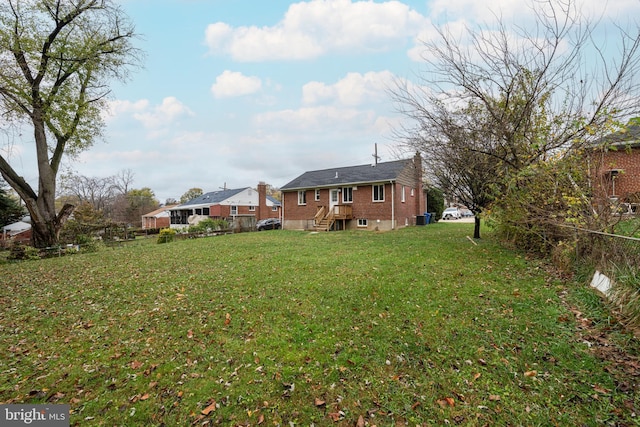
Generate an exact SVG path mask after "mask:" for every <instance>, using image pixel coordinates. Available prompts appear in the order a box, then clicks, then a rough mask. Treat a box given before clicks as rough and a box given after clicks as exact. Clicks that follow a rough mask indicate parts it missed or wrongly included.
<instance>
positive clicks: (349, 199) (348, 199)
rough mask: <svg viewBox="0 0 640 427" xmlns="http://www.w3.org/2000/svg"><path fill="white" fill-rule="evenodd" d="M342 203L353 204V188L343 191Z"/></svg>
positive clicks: (345, 188) (346, 188)
mask: <svg viewBox="0 0 640 427" xmlns="http://www.w3.org/2000/svg"><path fill="white" fill-rule="evenodd" d="M342 203H353V187H344V188H343V189H342Z"/></svg>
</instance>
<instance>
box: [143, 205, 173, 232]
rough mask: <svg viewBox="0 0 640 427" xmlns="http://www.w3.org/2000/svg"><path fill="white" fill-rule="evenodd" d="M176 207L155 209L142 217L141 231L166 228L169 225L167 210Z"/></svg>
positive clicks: (169, 215) (169, 217) (169, 214)
mask: <svg viewBox="0 0 640 427" xmlns="http://www.w3.org/2000/svg"><path fill="white" fill-rule="evenodd" d="M174 206H176V205H169V206H164V207H161V208H160V209H156V210H155V211H153V212H149V213H148V214H145V215H142V229H143V230H148V229H153V228H168V227H169V226H170V225H171V213H170V212H169V209H171V208H172V207H174Z"/></svg>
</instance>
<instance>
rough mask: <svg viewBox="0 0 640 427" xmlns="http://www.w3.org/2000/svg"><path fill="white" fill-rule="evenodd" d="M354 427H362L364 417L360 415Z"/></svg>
mask: <svg viewBox="0 0 640 427" xmlns="http://www.w3.org/2000/svg"><path fill="white" fill-rule="evenodd" d="M356 427H364V417H363V416H362V415H360V416H359V417H358V422H357V423H356Z"/></svg>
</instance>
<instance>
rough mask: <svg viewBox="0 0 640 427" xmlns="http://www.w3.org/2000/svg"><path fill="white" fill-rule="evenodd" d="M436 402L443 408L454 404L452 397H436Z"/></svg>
mask: <svg viewBox="0 0 640 427" xmlns="http://www.w3.org/2000/svg"><path fill="white" fill-rule="evenodd" d="M436 402H437V403H438V405H440V406H441V407H443V408H446V407H447V406H454V405H455V401H454V400H453V397H445V398H444V399H438V400H436Z"/></svg>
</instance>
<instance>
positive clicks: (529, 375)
mask: <svg viewBox="0 0 640 427" xmlns="http://www.w3.org/2000/svg"><path fill="white" fill-rule="evenodd" d="M536 375H538V371H527V372H525V373H524V376H525V377H535V376H536Z"/></svg>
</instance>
